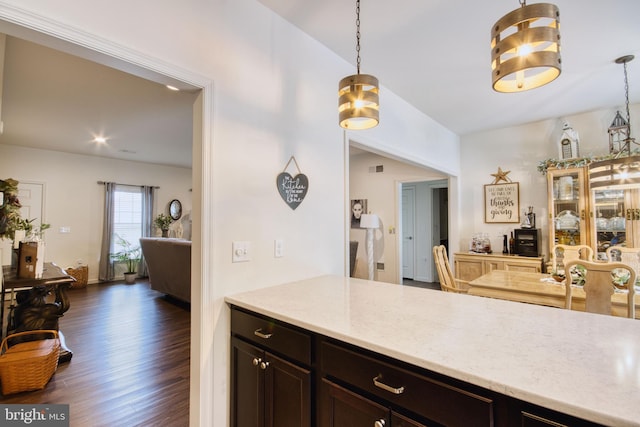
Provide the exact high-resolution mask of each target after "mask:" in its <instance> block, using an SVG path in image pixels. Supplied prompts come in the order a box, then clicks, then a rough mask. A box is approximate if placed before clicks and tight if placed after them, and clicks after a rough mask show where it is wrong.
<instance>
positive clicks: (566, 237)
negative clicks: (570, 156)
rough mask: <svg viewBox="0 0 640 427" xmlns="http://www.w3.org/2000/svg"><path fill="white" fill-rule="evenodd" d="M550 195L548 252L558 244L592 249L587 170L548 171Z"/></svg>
mask: <svg viewBox="0 0 640 427" xmlns="http://www.w3.org/2000/svg"><path fill="white" fill-rule="evenodd" d="M547 194H548V196H549V197H548V199H549V253H551V252H552V251H553V247H554V246H555V245H557V244H562V245H589V246H592V243H591V240H592V237H591V234H590V226H591V224H590V223H591V222H590V221H589V218H590V215H591V213H590V195H589V183H588V173H587V168H586V167H576V168H567V169H555V168H550V169H549V170H548V171H547Z"/></svg>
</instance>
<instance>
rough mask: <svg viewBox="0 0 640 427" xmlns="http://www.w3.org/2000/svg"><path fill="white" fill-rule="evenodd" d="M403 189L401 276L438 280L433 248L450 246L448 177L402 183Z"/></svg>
mask: <svg viewBox="0 0 640 427" xmlns="http://www.w3.org/2000/svg"><path fill="white" fill-rule="evenodd" d="M401 191H402V197H401V198H400V201H401V202H400V207H399V210H400V212H401V218H402V221H401V223H400V233H399V234H400V238H401V239H402V240H401V248H402V256H401V259H402V278H401V279H403V280H404V279H410V280H414V281H418V282H428V283H433V282H437V281H438V275H437V272H436V268H435V263H434V260H433V254H432V248H433V247H434V246H436V245H441V244H444V245H445V246H447V247H448V236H449V225H448V224H449V204H448V203H449V200H448V194H449V192H448V181H447V180H436V181H422V182H407V183H402V184H401Z"/></svg>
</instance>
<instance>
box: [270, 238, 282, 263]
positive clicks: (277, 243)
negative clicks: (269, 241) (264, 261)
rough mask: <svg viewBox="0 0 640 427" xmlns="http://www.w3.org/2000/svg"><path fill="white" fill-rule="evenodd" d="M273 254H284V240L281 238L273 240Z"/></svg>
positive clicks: (278, 256)
mask: <svg viewBox="0 0 640 427" xmlns="http://www.w3.org/2000/svg"><path fill="white" fill-rule="evenodd" d="M273 256H274V257H276V258H281V257H283V256H284V241H283V240H282V239H276V240H274V242H273Z"/></svg>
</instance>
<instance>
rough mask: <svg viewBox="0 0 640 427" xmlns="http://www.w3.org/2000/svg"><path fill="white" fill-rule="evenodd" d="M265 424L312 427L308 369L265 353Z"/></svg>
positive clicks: (285, 426) (270, 426)
mask: <svg viewBox="0 0 640 427" xmlns="http://www.w3.org/2000/svg"><path fill="white" fill-rule="evenodd" d="M265 363H266V364H267V365H266V366H265V365H262V366H265V368H264V377H265V410H266V425H267V427H310V426H311V371H309V370H308V369H305V368H302V367H300V366H297V365H294V364H292V363H289V362H287V361H286V360H283V359H280V358H279V357H277V356H274V355H272V354H269V353H265Z"/></svg>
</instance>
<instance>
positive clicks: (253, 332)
mask: <svg viewBox="0 0 640 427" xmlns="http://www.w3.org/2000/svg"><path fill="white" fill-rule="evenodd" d="M231 333H232V334H233V335H235V336H240V337H242V338H244V339H245V340H249V341H251V342H254V343H256V344H258V345H260V346H261V347H263V348H265V349H269V350H271V351H273V352H275V353H279V354H282V355H284V356H286V357H288V358H291V359H293V360H296V361H298V362H301V363H304V364H306V365H311V336H310V335H309V334H305V333H304V332H301V331H299V330H298V329H296V328H295V327H293V326H291V325H287V324H285V323H282V322H278V321H276V320H273V319H268V318H266V317H261V316H258V315H254V314H251V313H246V312H244V311H240V310H237V309H232V310H231Z"/></svg>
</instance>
